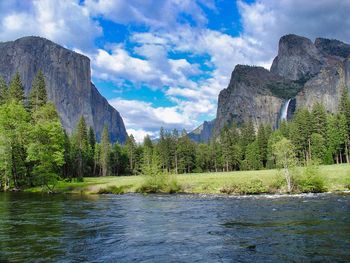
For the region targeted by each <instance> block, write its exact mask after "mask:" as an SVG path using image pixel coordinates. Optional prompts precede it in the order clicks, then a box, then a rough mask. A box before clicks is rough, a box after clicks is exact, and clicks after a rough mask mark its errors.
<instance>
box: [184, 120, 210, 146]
mask: <svg viewBox="0 0 350 263" xmlns="http://www.w3.org/2000/svg"><path fill="white" fill-rule="evenodd" d="M214 124H215V119H214V120H212V121H205V122H203V124H202V125H200V126H199V127H197V128H196V129H195V130H193V131H192V132H190V133H189V134H188V137H189V138H190V139H191V140H193V141H195V142H204V143H207V142H209V140H210V138H211V135H212V133H213V128H214Z"/></svg>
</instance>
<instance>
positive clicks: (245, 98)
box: [211, 35, 350, 136]
mask: <svg viewBox="0 0 350 263" xmlns="http://www.w3.org/2000/svg"><path fill="white" fill-rule="evenodd" d="M343 87H346V88H347V89H348V90H349V89H350V45H349V44H346V43H343V42H341V41H338V40H330V39H324V38H317V39H316V40H315V42H312V41H311V40H310V39H307V38H305V37H301V36H297V35H286V36H283V37H282V38H281V39H280V41H279V48H278V55H277V56H276V58H275V59H274V60H273V63H272V66H271V68H270V70H266V69H264V68H261V67H255V66H243V65H237V66H236V67H235V69H234V70H233V73H232V76H231V81H230V83H229V85H228V87H227V88H226V89H224V90H222V91H221V92H220V94H219V98H218V109H217V115H216V120H215V124H214V128H213V131H212V134H211V136H212V135H214V136H217V135H218V134H219V132H220V130H221V128H222V127H224V125H226V124H230V123H232V122H235V123H237V124H238V125H239V124H242V123H243V122H246V121H247V120H249V119H251V120H252V121H253V123H254V124H255V125H256V126H258V125H259V124H260V123H270V124H271V125H272V126H273V127H277V126H278V123H279V121H280V119H281V117H282V116H285V117H286V118H287V119H290V118H291V117H292V115H293V112H294V111H295V109H298V108H300V107H306V108H308V109H311V108H312V106H313V104H314V103H315V102H316V101H321V102H323V104H324V105H325V107H326V110H327V111H328V112H335V111H336V110H337V108H338V103H339V99H340V96H341V91H342V88H343Z"/></svg>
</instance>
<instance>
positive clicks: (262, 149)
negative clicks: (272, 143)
mask: <svg viewBox="0 0 350 263" xmlns="http://www.w3.org/2000/svg"><path fill="white" fill-rule="evenodd" d="M267 140H268V138H267V136H266V132H265V126H264V125H263V124H260V125H259V129H258V134H257V143H258V147H259V160H260V162H261V164H262V166H263V167H265V166H266V162H267Z"/></svg>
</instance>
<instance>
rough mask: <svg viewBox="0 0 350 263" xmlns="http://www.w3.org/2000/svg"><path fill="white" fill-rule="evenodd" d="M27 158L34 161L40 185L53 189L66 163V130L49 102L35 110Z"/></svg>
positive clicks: (34, 169) (34, 171) (34, 172)
mask: <svg viewBox="0 0 350 263" xmlns="http://www.w3.org/2000/svg"><path fill="white" fill-rule="evenodd" d="M34 115H35V116H33V119H34V120H35V122H34V126H33V128H32V130H31V141H30V144H29V146H28V150H27V151H28V157H27V160H29V161H32V162H34V168H33V174H34V175H35V177H36V181H37V182H38V184H39V185H41V186H45V187H46V188H47V189H48V190H49V191H52V190H53V187H54V186H55V184H56V182H57V180H58V178H59V173H60V171H61V167H62V166H63V164H64V161H65V158H64V132H63V128H62V125H61V122H60V119H59V117H58V114H57V111H56V108H55V106H54V105H53V104H52V103H47V104H45V105H44V106H42V107H40V108H38V109H37V110H36V111H35V112H34Z"/></svg>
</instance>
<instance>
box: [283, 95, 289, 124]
mask: <svg viewBox="0 0 350 263" xmlns="http://www.w3.org/2000/svg"><path fill="white" fill-rule="evenodd" d="M290 101H291V99H289V100H287V101H286V102H285V103H284V104H283V107H282V111H281V121H283V120H287V114H288V107H289V103H290Z"/></svg>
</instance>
